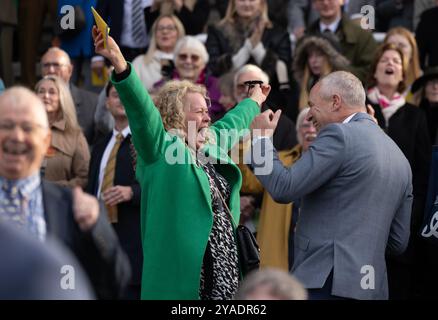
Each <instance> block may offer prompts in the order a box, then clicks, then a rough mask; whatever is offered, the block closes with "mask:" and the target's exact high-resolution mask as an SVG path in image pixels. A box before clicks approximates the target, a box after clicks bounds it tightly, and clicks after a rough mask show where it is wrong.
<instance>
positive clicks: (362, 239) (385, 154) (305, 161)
mask: <svg viewBox="0 0 438 320" xmlns="http://www.w3.org/2000/svg"><path fill="white" fill-rule="evenodd" d="M309 106H310V111H309V113H308V116H307V118H308V120H309V121H312V122H313V124H314V125H315V127H316V128H317V130H319V133H318V137H317V138H316V139H315V140H314V141H313V143H312V144H311V145H310V147H309V149H308V151H307V152H305V153H303V155H302V157H301V159H299V160H298V161H297V162H296V163H295V164H294V165H293V166H292V167H290V168H286V167H284V166H283V165H282V163H281V162H280V160H279V159H278V156H277V153H276V151H275V150H274V148H273V147H272V144H271V142H270V140H269V139H264V138H266V137H269V134H270V131H272V129H274V128H275V126H276V121H277V120H278V117H279V113H276V114H273V113H272V111H269V110H268V111H266V112H265V113H262V114H261V115H259V116H257V117H256V118H255V119H254V121H253V124H252V128H253V129H259V130H254V133H253V136H254V140H253V157H252V158H253V159H252V161H253V163H252V165H253V167H254V171H255V173H256V175H257V177H258V179H259V180H260V181H261V183H262V184H263V186H264V187H265V188H266V189H267V190H268V192H269V193H270V194H271V196H272V197H273V198H274V200H275V201H277V202H280V203H288V202H291V201H294V200H297V199H302V203H301V212H300V218H299V222H298V225H297V228H296V234H295V249H294V250H295V257H294V265H293V267H292V272H293V274H294V275H295V276H296V277H297V278H298V279H299V280H300V281H301V282H302V283H303V284H304V286H305V287H306V288H307V289H309V296H310V298H313V299H318V298H323V299H333V298H339V297H342V298H353V299H387V298H388V284H387V276H386V264H385V251H386V252H388V253H392V254H401V253H402V252H403V251H404V250H405V249H406V246H407V243H408V239H409V227H410V214H411V206H412V174H411V168H410V166H409V163H408V161H407V159H406V158H405V156H404V155H403V153H402V152H401V151H400V149H399V148H398V147H397V145H396V144H395V143H394V142H393V141H392V140H391V139H390V138H389V137H388V136H387V135H386V134H385V133H384V132H383V131H382V130H381V129H380V128H379V126H378V125H377V124H376V123H375V122H374V121H373V119H372V117H371V116H370V115H368V114H367V113H365V112H366V107H365V91H364V89H363V86H362V84H361V82H360V81H359V79H358V78H356V77H355V76H354V75H352V74H351V73H349V72H345V71H338V72H334V73H331V74H329V75H328V76H326V77H324V78H323V79H321V80H320V81H319V82H318V83H317V84H316V85H315V86H314V87H313V88H312V90H311V92H310V96H309ZM266 129H268V130H266ZM263 145H264V148H262V146H263ZM257 152H259V153H257ZM257 155H258V156H260V155H262V156H263V159H271V161H272V160H273V163H271V167H272V169H273V170H272V172H271V173H269V174H268V173H267V172H263V170H262V169H263V166H264V164H260V161H257ZM265 161H266V160H265ZM257 163H259V164H258V165H257ZM257 173H258V174H257ZM263 173H265V174H263Z"/></svg>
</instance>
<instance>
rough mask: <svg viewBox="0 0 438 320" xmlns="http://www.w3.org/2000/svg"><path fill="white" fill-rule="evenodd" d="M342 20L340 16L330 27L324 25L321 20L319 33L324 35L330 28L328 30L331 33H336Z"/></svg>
mask: <svg viewBox="0 0 438 320" xmlns="http://www.w3.org/2000/svg"><path fill="white" fill-rule="evenodd" d="M341 18H342V16H339V17H338V18H337V19H336V20H335V21H334V22H332V23H331V24H329V25H326V24H324V23H322V22H321V20H320V21H319V31H320V32H321V33H323V32H324V30H325V29H327V28H328V29H330V31H331V32H333V33H336V30H337V29H338V26H339V23H340V22H341Z"/></svg>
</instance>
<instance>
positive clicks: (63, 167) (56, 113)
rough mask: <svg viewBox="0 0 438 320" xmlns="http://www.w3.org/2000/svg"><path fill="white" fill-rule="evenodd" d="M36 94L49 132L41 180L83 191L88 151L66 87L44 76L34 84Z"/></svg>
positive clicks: (88, 159) (88, 158)
mask: <svg viewBox="0 0 438 320" xmlns="http://www.w3.org/2000/svg"><path fill="white" fill-rule="evenodd" d="M35 91H36V93H37V95H38V96H39V97H40V98H41V100H42V101H43V103H44V105H45V107H46V111H47V116H48V118H49V125H50V129H51V131H52V141H51V145H50V148H49V150H48V151H47V154H46V157H45V159H44V162H43V167H42V175H43V177H44V178H45V179H47V180H49V181H53V182H56V183H59V184H60V185H64V186H70V187H74V186H80V187H85V186H86V184H87V176H88V164H89V161H90V151H89V149H88V144H87V140H86V139H85V136H84V134H83V133H82V130H81V128H80V127H79V124H78V120H77V117H76V110H75V107H74V103H73V99H72V97H71V94H70V91H69V89H68V87H67V86H66V84H65V83H64V81H63V80H62V79H60V78H58V77H56V76H46V77H44V78H43V79H41V80H40V81H39V82H38V83H37V84H36V86H35Z"/></svg>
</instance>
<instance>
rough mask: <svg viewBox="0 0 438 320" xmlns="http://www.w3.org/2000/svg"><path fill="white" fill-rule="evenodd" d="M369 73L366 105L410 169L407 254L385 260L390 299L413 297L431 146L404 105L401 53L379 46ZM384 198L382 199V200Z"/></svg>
mask: <svg viewBox="0 0 438 320" xmlns="http://www.w3.org/2000/svg"><path fill="white" fill-rule="evenodd" d="M371 71H372V73H371V74H370V80H369V84H370V88H369V89H368V92H367V99H368V103H370V104H371V106H372V107H373V109H374V111H375V117H376V119H377V121H378V123H379V125H380V126H381V127H382V129H383V130H385V131H386V133H387V134H388V135H389V136H390V137H391V138H392V139H393V140H394V141H395V143H396V144H397V145H398V146H399V148H400V149H401V150H402V152H403V153H404V155H405V156H406V158H407V159H408V161H409V164H410V165H411V168H412V178H413V179H412V183H413V194H414V203H413V208H412V218H411V238H410V241H409V246H408V249H407V250H406V252H405V253H404V254H403V255H402V256H401V257H397V258H390V257H387V267H388V281H389V296H390V299H391V298H392V299H407V298H412V297H414V296H415V295H414V291H416V290H417V289H418V288H414V285H416V284H418V281H417V279H416V277H417V276H418V275H419V274H418V272H416V271H415V269H416V267H421V266H419V265H418V264H416V263H418V261H417V260H418V259H417V257H418V254H419V249H420V248H419V243H418V234H419V231H420V225H421V222H422V220H423V212H424V204H425V200H426V192H427V183H428V178H429V163H430V157H431V147H430V138H429V132H428V129H427V122H426V117H425V114H424V112H423V111H422V110H420V109H419V108H418V107H416V106H414V105H411V104H409V103H406V101H405V98H404V96H403V92H404V90H405V88H406V84H405V81H406V63H405V59H404V56H403V53H402V51H401V50H400V49H399V48H398V47H396V46H395V45H393V44H390V43H387V44H384V45H383V46H381V47H380V48H379V49H378V50H377V52H376V55H375V58H374V61H373V64H372V68H371ZM364 139H366V137H364ZM383 199H384V198H383Z"/></svg>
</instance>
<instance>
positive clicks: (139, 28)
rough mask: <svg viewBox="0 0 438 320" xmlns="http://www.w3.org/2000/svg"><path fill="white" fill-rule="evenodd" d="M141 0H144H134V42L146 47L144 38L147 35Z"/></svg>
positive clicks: (132, 14) (132, 21) (132, 15)
mask: <svg viewBox="0 0 438 320" xmlns="http://www.w3.org/2000/svg"><path fill="white" fill-rule="evenodd" d="M141 1H142V0H132V8H131V9H132V11H131V23H132V27H131V29H132V40H134V43H135V44H136V45H137V46H138V47H144V39H145V38H146V37H147V33H146V24H145V21H144V13H143V8H142V6H141Z"/></svg>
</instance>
